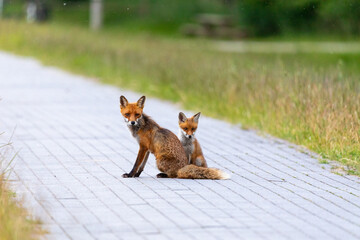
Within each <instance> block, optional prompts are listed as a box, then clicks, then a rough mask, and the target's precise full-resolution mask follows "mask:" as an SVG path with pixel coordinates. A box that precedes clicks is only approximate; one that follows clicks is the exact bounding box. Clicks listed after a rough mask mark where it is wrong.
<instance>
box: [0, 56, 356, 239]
mask: <svg viewBox="0 0 360 240" xmlns="http://www.w3.org/2000/svg"><path fill="white" fill-rule="evenodd" d="M121 94H123V95H125V96H126V97H127V98H128V99H129V100H131V101H136V100H137V99H138V97H140V95H139V94H137V93H133V92H130V91H124V90H120V89H118V88H115V87H111V86H106V85H102V84H99V83H97V82H95V81H91V80H89V79H86V78H84V77H81V76H76V75H72V74H69V73H66V72H64V71H61V70H58V69H56V68H52V67H46V66H42V65H41V64H39V63H38V62H37V61H35V60H33V59H29V58H22V57H17V56H14V55H11V54H8V53H3V52H2V53H0V97H1V98H2V100H1V101H0V109H1V113H2V114H1V118H0V126H1V131H5V132H6V134H4V135H2V136H1V140H2V142H4V141H6V140H7V139H8V138H9V137H10V135H11V134H12V133H14V136H13V138H12V142H13V147H14V149H16V150H19V154H18V156H17V158H16V161H15V163H14V165H13V173H12V176H11V179H12V180H13V181H14V182H13V186H14V188H15V190H17V192H18V193H19V195H21V196H24V198H25V200H26V205H27V206H28V207H29V208H30V209H31V211H33V212H34V214H35V215H36V216H38V217H40V218H41V219H42V220H43V222H44V224H45V227H47V228H48V229H49V231H50V233H49V235H48V238H49V239H76V240H77V239H360V197H359V196H360V180H359V178H358V177H355V176H339V175H336V174H333V173H330V170H329V168H330V167H329V166H328V165H321V164H319V163H318V161H317V160H316V159H315V158H312V157H310V156H309V155H308V154H306V153H303V152H300V151H297V150H296V148H294V147H293V146H290V144H288V143H286V142H284V141H281V140H278V139H274V138H268V137H262V136H258V135H257V134H256V133H254V132H252V131H244V130H241V129H240V128H239V127H237V126H233V125H231V124H228V123H225V122H222V121H219V120H216V119H211V118H207V117H204V116H202V117H201V119H200V125H199V130H198V133H197V138H198V139H199V141H200V143H201V145H202V148H203V151H204V153H205V156H206V158H207V161H208V165H209V166H211V167H218V168H220V169H223V170H225V171H227V172H229V173H231V175H232V178H231V180H223V181H212V180H182V179H157V178H156V177H155V176H156V174H157V173H158V170H157V168H156V166H155V160H154V157H153V156H151V157H150V158H149V161H148V164H147V166H146V168H145V171H144V172H143V173H142V175H141V177H140V178H135V179H124V178H122V177H121V175H122V174H123V173H124V172H128V171H129V170H130V169H131V168H132V165H133V162H134V160H135V158H136V154H137V151H138V145H137V142H136V140H135V139H133V138H132V137H131V136H130V133H129V132H128V129H127V127H126V126H125V123H124V122H123V120H122V117H121V115H120V112H119V96H120V95H121ZM180 110H181V109H179V108H178V107H176V106H174V105H173V104H170V103H167V102H163V101H160V100H157V99H153V98H148V99H147V101H146V103H145V112H146V113H147V114H149V115H150V116H152V117H153V118H154V119H155V120H156V121H157V122H158V123H159V124H160V125H161V126H163V127H166V128H168V129H170V130H172V131H174V132H176V133H177V115H178V112H179V111H180ZM199 110H201V109H199Z"/></svg>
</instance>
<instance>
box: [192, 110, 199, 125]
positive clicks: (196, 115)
mask: <svg viewBox="0 0 360 240" xmlns="http://www.w3.org/2000/svg"><path fill="white" fill-rule="evenodd" d="M200 114H201V112H198V113H197V114H195V115H194V116H193V118H194V122H196V123H197V122H199V118H200Z"/></svg>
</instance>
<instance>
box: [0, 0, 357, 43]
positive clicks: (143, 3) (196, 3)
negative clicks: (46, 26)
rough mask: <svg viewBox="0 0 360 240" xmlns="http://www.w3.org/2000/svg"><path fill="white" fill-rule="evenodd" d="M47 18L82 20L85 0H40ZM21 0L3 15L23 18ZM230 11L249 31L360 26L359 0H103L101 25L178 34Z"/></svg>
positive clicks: (345, 32) (333, 30)
mask: <svg viewBox="0 0 360 240" xmlns="http://www.w3.org/2000/svg"><path fill="white" fill-rule="evenodd" d="M42 2H43V3H45V4H47V5H48V6H49V7H50V9H51V19H50V20H51V22H54V23H61V24H71V25H79V26H87V25H88V24H89V0H70V1H69V0H47V1H42ZM25 3H26V0H4V13H3V15H4V17H5V18H18V19H21V18H24V17H25ZM202 13H216V14H223V15H230V16H232V17H233V19H234V22H235V24H236V25H237V26H238V27H239V28H240V29H242V31H244V32H246V35H247V36H248V37H266V36H281V35H285V36H288V35H290V36H294V35H295V36H301V35H305V36H314V35H315V36H319V35H320V36H321V35H326V36H329V35H330V36H333V37H340V38H344V37H353V36H357V35H358V34H359V32H360V1H358V0H342V1H339V0H326V1H324V0H296V1H284V0H171V1H165V0H104V27H105V28H121V29H126V30H129V31H148V32H152V33H160V34H167V35H177V34H179V31H178V30H179V28H180V27H181V26H182V25H183V24H185V23H189V22H194V21H195V19H196V17H197V15H198V14H202Z"/></svg>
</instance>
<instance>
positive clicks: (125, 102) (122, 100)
mask: <svg viewBox="0 0 360 240" xmlns="http://www.w3.org/2000/svg"><path fill="white" fill-rule="evenodd" d="M128 104H129V102H128V100H127V99H126V97H124V96H123V95H121V96H120V107H121V108H126V106H127V105H128Z"/></svg>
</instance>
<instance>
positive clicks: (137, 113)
mask: <svg viewBox="0 0 360 240" xmlns="http://www.w3.org/2000/svg"><path fill="white" fill-rule="evenodd" d="M145 99H146V98H145V96H142V97H141V98H140V99H139V100H138V101H137V102H136V103H129V102H128V100H127V99H126V98H125V97H124V96H121V97H120V111H121V114H122V115H123V117H124V120H125V122H126V123H127V125H130V126H131V125H132V126H136V125H138V123H139V119H141V117H142V114H143V109H144V103H145Z"/></svg>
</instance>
